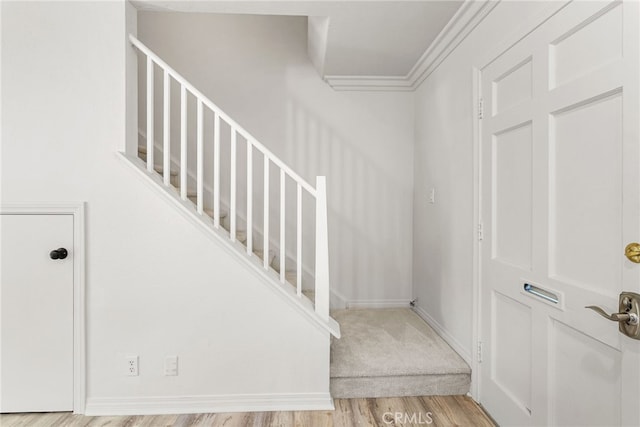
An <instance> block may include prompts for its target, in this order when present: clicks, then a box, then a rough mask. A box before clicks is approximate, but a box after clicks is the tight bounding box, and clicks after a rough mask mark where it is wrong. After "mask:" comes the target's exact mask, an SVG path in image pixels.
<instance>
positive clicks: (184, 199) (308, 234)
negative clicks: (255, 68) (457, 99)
mask: <svg viewBox="0 0 640 427" xmlns="http://www.w3.org/2000/svg"><path fill="white" fill-rule="evenodd" d="M129 40H130V42H131V43H132V45H133V46H134V47H135V48H136V51H137V53H138V54H139V55H138V57H139V63H140V65H146V73H144V75H145V77H146V81H145V82H144V87H145V88H146V100H142V99H139V102H138V107H139V108H141V109H142V110H146V124H145V125H146V126H145V127H144V128H142V127H141V128H139V141H138V144H137V147H136V148H135V152H129V151H133V149H129V146H127V148H128V151H127V152H126V153H124V154H123V156H124V157H125V159H126V160H127V161H128V162H129V164H131V165H132V166H134V167H135V168H136V169H137V170H138V171H139V172H141V173H142V174H143V175H144V176H145V177H146V178H147V179H149V180H150V181H152V182H153V183H154V184H155V185H156V188H159V189H160V190H161V191H162V193H163V195H164V196H166V197H167V198H168V199H170V200H171V201H173V202H174V203H175V204H176V205H177V206H179V207H180V208H181V209H182V210H183V212H184V213H186V214H187V215H189V216H190V218H191V219H192V220H194V221H196V222H197V223H198V224H199V225H201V226H203V227H204V228H205V229H206V230H207V231H208V232H209V233H211V234H212V235H213V236H215V237H216V238H218V239H219V240H220V241H221V242H223V243H224V244H225V245H227V246H228V247H229V248H232V249H233V250H234V252H235V253H236V255H238V256H239V257H241V258H242V259H243V260H244V261H245V262H246V263H247V265H248V266H249V267H251V268H254V269H257V270H259V271H260V273H261V274H262V275H263V276H264V277H265V278H266V279H268V281H269V282H270V283H271V284H272V285H273V286H274V287H276V288H277V289H279V290H280V291H282V295H283V297H285V298H289V299H290V300H293V301H295V303H296V304H297V305H298V306H299V308H300V309H301V310H302V311H303V312H304V313H305V314H306V315H307V317H309V318H310V319H312V320H313V321H315V322H316V323H317V324H318V325H320V326H321V327H323V328H324V329H325V330H327V331H328V332H330V333H331V335H333V336H334V337H336V338H339V337H340V327H339V325H338V323H337V322H336V321H335V320H334V319H332V318H331V317H330V316H329V294H330V287H329V254H328V250H329V247H328V237H327V235H328V229H327V198H326V183H325V177H322V176H319V177H316V183H315V186H314V185H311V184H310V183H308V182H307V181H305V180H304V179H303V178H302V177H301V176H299V175H298V174H297V173H296V172H294V171H293V170H292V169H291V168H290V167H288V166H287V165H286V164H285V163H284V162H283V161H282V160H280V159H279V158H278V157H277V156H275V155H274V154H273V153H272V152H271V151H269V150H268V149H267V148H266V147H265V146H264V145H262V144H261V143H260V142H258V140H257V139H256V138H254V137H253V136H252V135H251V134H250V133H249V132H247V131H246V130H245V129H244V128H243V127H241V126H240V125H239V124H238V123H237V122H236V121H234V120H233V119H231V118H230V117H229V116H228V115H226V114H225V113H224V112H223V111H222V110H221V109H220V108H219V107H217V106H216V105H215V104H214V103H213V102H212V101H211V100H210V99H209V98H207V97H206V96H205V95H203V94H202V93H201V92H200V91H199V90H198V89H196V88H195V87H194V86H193V85H192V84H191V83H189V82H188V81H187V80H186V79H185V78H184V77H182V76H181V75H180V74H179V73H177V72H176V71H175V70H174V69H173V68H171V67H170V66H169V65H168V64H166V63H165V62H164V61H163V60H162V59H161V58H160V57H159V56H158V55H156V54H155V53H154V52H152V51H151V50H150V49H149V48H148V47H147V46H145V45H144V44H143V43H142V42H140V41H139V40H138V39H137V38H135V37H134V36H133V35H130V36H129ZM157 75H160V76H161V77H160V79H159V81H156V78H157ZM160 81H161V83H162V84H161V86H160V85H156V83H160ZM176 88H179V95H180V96H179V97H177V98H178V101H177V102H174V100H173V99H172V98H176V97H175V96H174V97H172V96H171V95H172V90H173V92H175V89H176ZM156 98H158V99H157V100H158V101H159V100H161V107H160V108H159V105H158V103H156ZM190 106H191V108H190ZM193 110H195V114H193V113H194V111H193ZM172 111H173V114H172ZM176 111H178V112H179V114H176ZM190 113H191V114H190ZM156 116H158V117H156ZM177 116H179V117H177ZM210 118H211V119H212V120H210ZM211 125H212V126H211ZM176 130H179V135H175V134H176V133H177V132H175V131H176ZM172 131H174V134H172ZM156 134H159V135H161V141H160V140H159V138H158V139H156V138H155V135H156ZM208 151H212V153H210V152H209V153H208ZM223 156H224V158H223ZM226 156H228V157H226ZM156 159H159V160H160V161H157V160H156ZM254 175H255V177H254ZM274 178H275V179H274ZM254 181H257V182H259V184H258V185H255V184H254ZM241 199H242V200H241ZM241 202H242V203H241ZM274 225H275V226H274ZM273 228H277V229H278V230H277V232H276V233H272V232H271V230H272V229H273ZM292 241H294V242H293V243H292ZM309 247H312V248H313V250H309V252H310V253H311V254H312V256H309V255H307V256H306V258H305V257H304V255H306V254H304V253H303V248H306V249H307V250H308V248H309ZM310 258H311V259H310Z"/></svg>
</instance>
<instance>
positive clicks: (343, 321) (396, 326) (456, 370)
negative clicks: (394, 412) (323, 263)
mask: <svg viewBox="0 0 640 427" xmlns="http://www.w3.org/2000/svg"><path fill="white" fill-rule="evenodd" d="M331 315H332V317H333V318H334V319H336V320H337V321H338V323H340V329H341V332H342V338H340V339H339V340H336V339H333V340H332V343H331V395H332V396H333V397H334V398H362V397H394V396H427V395H451V394H466V393H467V392H468V391H469V384H470V382H471V369H470V368H469V366H468V365H467V364H466V363H465V362H464V360H462V358H461V357H460V356H459V355H458V354H457V353H456V352H455V351H453V349H452V348H451V347H449V345H448V344H447V343H446V342H444V340H443V339H442V338H440V337H439V336H438V335H437V334H436V333H435V331H434V330H433V329H431V327H430V326H429V325H427V323H425V322H424V321H423V320H422V319H421V318H420V317H419V316H418V315H417V314H416V313H414V312H413V311H412V310H410V309H408V308H390V309H359V310H356V309H352V310H338V311H334V312H332V314H331Z"/></svg>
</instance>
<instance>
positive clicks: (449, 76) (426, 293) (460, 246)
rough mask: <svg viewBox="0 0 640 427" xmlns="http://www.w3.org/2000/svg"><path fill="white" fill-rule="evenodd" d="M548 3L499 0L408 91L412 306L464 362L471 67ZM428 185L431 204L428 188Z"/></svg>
mask: <svg viewBox="0 0 640 427" xmlns="http://www.w3.org/2000/svg"><path fill="white" fill-rule="evenodd" d="M548 6H549V4H548V2H524V1H518V2H509V1H507V2H500V3H499V4H498V6H496V7H495V9H493V11H492V12H491V13H490V14H489V15H488V16H487V17H486V18H485V19H484V21H482V23H481V24H480V25H479V26H478V27H476V28H475V30H474V31H473V32H471V34H470V35H469V36H468V37H467V38H466V39H465V40H464V41H463V42H462V43H461V44H460V45H459V46H458V47H457V49H456V50H454V51H453V53H451V55H449V57H447V59H446V60H445V61H443V62H442V64H440V66H439V67H438V68H437V69H436V70H435V71H434V72H433V74H431V75H430V76H429V77H428V78H427V79H426V80H425V81H424V82H423V83H422V84H421V86H420V87H419V89H418V90H417V91H416V93H415V117H416V121H415V138H416V145H415V162H414V186H415V192H414V222H413V227H414V230H413V235H414V240H413V290H414V294H415V295H416V296H417V297H418V308H419V310H422V311H423V312H424V313H426V314H427V315H428V316H429V317H431V320H432V321H434V322H435V323H436V324H437V325H438V326H440V328H441V331H442V332H444V334H445V335H446V336H447V338H448V339H449V341H450V342H451V343H453V344H454V345H455V347H456V350H458V351H459V352H461V353H463V356H465V357H466V358H467V360H470V354H471V349H472V348H473V345H472V326H473V319H472V308H473V307H472V297H473V281H474V277H473V248H474V245H476V240H475V236H476V234H475V232H476V230H475V224H474V223H473V221H474V176H473V167H474V163H473V162H474V160H473V148H474V147H473V122H474V120H475V106H474V104H473V71H472V70H473V67H474V66H475V67H480V66H483V65H485V64H484V63H483V61H486V60H489V59H490V58H489V56H490V54H491V53H495V55H497V54H498V53H499V52H497V51H496V52H494V51H495V50H496V49H497V48H498V45H499V44H500V43H501V42H503V41H504V40H505V39H509V38H510V37H509V36H510V34H511V33H513V32H515V31H516V30H517V29H518V27H519V26H520V25H522V23H523V20H524V18H526V17H531V16H533V15H536V14H538V13H539V12H540V11H541V10H543V9H545V8H547V7H548ZM431 188H435V190H436V195H435V204H430V203H429V192H430V189H431Z"/></svg>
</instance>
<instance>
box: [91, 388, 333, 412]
mask: <svg viewBox="0 0 640 427" xmlns="http://www.w3.org/2000/svg"><path fill="white" fill-rule="evenodd" d="M333 409H335V407H334V405H333V399H332V398H331V395H330V394H329V393H299V394H237V395H215V396H150V397H94V398H89V399H87V405H86V407H85V413H84V415H87V416H112V415H163V414H195V413H212V412H218V413H219V412H258V411H260V412H264V411H325V410H333Z"/></svg>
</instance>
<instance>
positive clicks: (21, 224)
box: [0, 214, 74, 412]
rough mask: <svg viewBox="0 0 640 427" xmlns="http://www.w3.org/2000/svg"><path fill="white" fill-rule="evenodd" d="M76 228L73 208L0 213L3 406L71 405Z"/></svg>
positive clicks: (11, 409)
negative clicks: (40, 212)
mask: <svg viewBox="0 0 640 427" xmlns="http://www.w3.org/2000/svg"><path fill="white" fill-rule="evenodd" d="M73 233H74V229H73V215H10V214H3V215H0V240H1V253H0V272H1V273H0V320H1V325H0V352H1V353H0V412H43V411H46V412H53V411H72V410H73V274H74V269H73V262H74V248H73ZM63 249H64V250H63ZM65 250H66V255H65Z"/></svg>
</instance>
